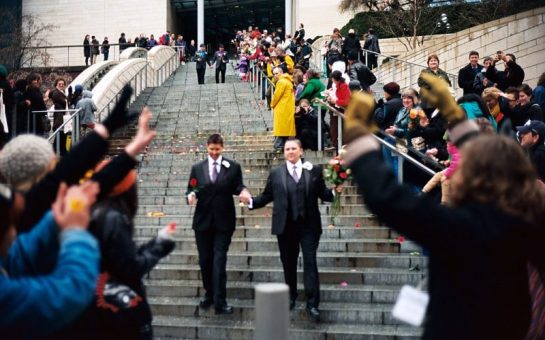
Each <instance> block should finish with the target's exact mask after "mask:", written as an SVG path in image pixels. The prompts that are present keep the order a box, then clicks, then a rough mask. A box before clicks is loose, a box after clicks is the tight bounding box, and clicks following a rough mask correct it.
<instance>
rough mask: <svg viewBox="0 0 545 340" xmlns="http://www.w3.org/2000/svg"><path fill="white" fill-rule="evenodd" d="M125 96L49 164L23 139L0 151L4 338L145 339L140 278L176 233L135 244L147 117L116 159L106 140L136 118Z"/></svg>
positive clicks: (35, 140)
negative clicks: (138, 158)
mask: <svg viewBox="0 0 545 340" xmlns="http://www.w3.org/2000/svg"><path fill="white" fill-rule="evenodd" d="M131 94H132V90H131V89H130V88H128V87H127V88H125V89H124V90H123V93H122V94H121V96H120V100H119V102H118V103H117V104H116V106H115V108H114V109H113V111H112V113H111V114H110V115H109V116H108V117H107V118H106V119H105V120H104V121H103V122H102V123H101V124H95V125H94V127H93V131H92V132H90V133H89V134H87V135H86V136H85V137H84V138H83V139H82V140H81V142H80V143H78V144H77V145H75V146H74V148H73V149H72V150H70V152H67V153H66V154H65V155H64V156H63V157H62V158H60V160H58V161H57V158H56V155H55V153H54V152H53V149H52V147H51V145H50V144H49V142H48V141H47V140H46V139H44V138H42V137H39V136H36V135H32V134H23V135H20V136H17V137H16V138H14V139H12V140H11V141H9V143H7V144H6V145H5V146H4V148H3V149H2V150H1V151H0V177H1V183H2V184H0V211H1V216H2V219H0V269H1V274H0V287H1V289H0V301H1V303H0V315H2V317H1V318H0V329H1V330H2V334H3V336H4V337H6V338H42V337H44V336H48V337H51V338H55V339H73V338H86V339H99V338H100V339H114V338H130V339H137V338H138V339H151V338H152V328H151V310H150V307H149V306H148V303H147V300H146V294H145V290H144V286H143V283H142V278H143V276H144V275H145V274H146V273H148V272H149V271H150V270H151V269H152V268H153V267H154V266H155V264H156V263H157V262H158V261H159V260H160V259H161V258H162V257H164V256H166V255H167V254H168V253H170V252H171V251H172V249H173V248H174V240H173V236H172V235H173V233H174V232H175V226H174V225H169V226H165V227H164V228H163V229H161V230H160V231H159V233H158V235H157V236H156V237H153V238H152V239H150V240H149V241H148V242H147V243H144V244H141V245H137V244H135V243H134V241H133V231H134V222H133V221H134V217H135V215H136V209H137V201H138V199H137V188H136V183H137V181H136V172H135V170H134V167H135V165H136V156H138V155H139V154H140V153H142V152H144V150H145V149H146V147H147V146H148V145H149V143H150V142H151V140H152V139H153V138H154V136H155V132H154V131H152V130H150V129H149V121H150V119H151V116H152V113H151V111H149V109H147V108H144V109H143V110H142V112H141V113H140V114H139V115H140V117H139V122H138V130H137V133H136V136H135V137H134V138H133V140H132V141H131V142H130V143H129V144H128V145H127V146H126V147H125V149H124V150H123V152H122V153H120V154H119V155H118V156H116V157H114V158H112V159H110V160H103V159H104V156H105V154H106V152H107V150H108V148H109V141H108V138H109V137H110V136H111V135H112V134H113V133H114V132H115V131H116V130H118V129H120V128H122V127H123V126H125V125H126V124H127V123H128V122H129V121H131V119H132V118H134V117H135V116H136V115H138V114H133V113H129V112H127V110H126V106H127V103H128V101H129V99H130V96H131Z"/></svg>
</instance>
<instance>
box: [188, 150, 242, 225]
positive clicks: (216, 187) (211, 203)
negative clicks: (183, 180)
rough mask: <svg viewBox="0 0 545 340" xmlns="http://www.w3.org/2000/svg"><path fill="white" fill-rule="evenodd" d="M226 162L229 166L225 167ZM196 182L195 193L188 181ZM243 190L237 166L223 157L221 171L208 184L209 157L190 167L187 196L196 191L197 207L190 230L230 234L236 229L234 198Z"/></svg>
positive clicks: (240, 173)
mask: <svg viewBox="0 0 545 340" xmlns="http://www.w3.org/2000/svg"><path fill="white" fill-rule="evenodd" d="M225 162H228V163H229V167H226V166H225V165H224V164H225ZM193 178H194V179H196V180H197V185H196V190H195V189H194V188H192V187H191V185H190V183H191V179H193ZM244 188H246V187H245V186H244V184H242V171H241V169H240V165H239V164H238V163H237V162H235V161H233V160H230V159H227V158H225V157H223V159H222V164H221V170H220V173H219V175H218V179H217V180H216V183H212V182H211V181H210V175H209V172H208V158H207V159H205V160H204V161H201V162H199V163H197V164H195V165H193V166H192V167H191V174H190V175H189V183H188V185H187V194H189V193H190V192H192V191H193V192H195V194H196V195H197V199H198V201H197V207H196V208H195V215H194V217H193V229H195V230H199V231H204V230H208V229H210V228H216V229H217V230H222V231H229V230H234V229H235V224H236V223H235V222H236V220H235V219H236V212H235V204H234V202H233V195H238V194H240V192H241V191H242V190H243V189H244Z"/></svg>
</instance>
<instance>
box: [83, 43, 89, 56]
mask: <svg viewBox="0 0 545 340" xmlns="http://www.w3.org/2000/svg"><path fill="white" fill-rule="evenodd" d="M83 56H84V57H90V56H91V44H90V43H89V40H87V39H83Z"/></svg>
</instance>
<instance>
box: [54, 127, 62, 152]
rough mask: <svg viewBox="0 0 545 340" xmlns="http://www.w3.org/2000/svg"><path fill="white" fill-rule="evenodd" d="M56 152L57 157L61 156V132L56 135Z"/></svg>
mask: <svg viewBox="0 0 545 340" xmlns="http://www.w3.org/2000/svg"><path fill="white" fill-rule="evenodd" d="M55 150H56V151H57V155H60V154H61V134H60V131H59V132H57V134H56V135H55Z"/></svg>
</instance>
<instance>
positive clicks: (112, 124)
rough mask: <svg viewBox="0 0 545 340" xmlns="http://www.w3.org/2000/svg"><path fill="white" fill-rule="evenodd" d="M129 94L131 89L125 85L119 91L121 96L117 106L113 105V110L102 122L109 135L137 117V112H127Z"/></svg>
mask: <svg viewBox="0 0 545 340" xmlns="http://www.w3.org/2000/svg"><path fill="white" fill-rule="evenodd" d="M131 94H132V88H131V87H130V85H126V86H125V87H124V88H123V90H122V91H121V96H120V97H119V100H118V101H117V104H115V107H114V109H113V110H112V112H110V115H108V117H106V119H104V121H103V122H102V124H103V125H104V126H105V127H106V129H108V132H109V133H110V135H112V133H114V132H115V130H117V129H119V128H121V127H123V126H125V125H126V124H127V123H128V122H130V121H131V120H132V119H134V118H136V117H137V116H138V113H137V112H132V113H129V112H128V110H127V106H128V105H127V104H128V103H129V100H130V98H131Z"/></svg>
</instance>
